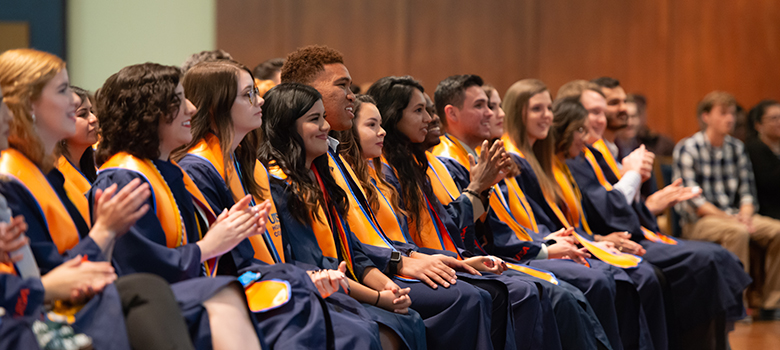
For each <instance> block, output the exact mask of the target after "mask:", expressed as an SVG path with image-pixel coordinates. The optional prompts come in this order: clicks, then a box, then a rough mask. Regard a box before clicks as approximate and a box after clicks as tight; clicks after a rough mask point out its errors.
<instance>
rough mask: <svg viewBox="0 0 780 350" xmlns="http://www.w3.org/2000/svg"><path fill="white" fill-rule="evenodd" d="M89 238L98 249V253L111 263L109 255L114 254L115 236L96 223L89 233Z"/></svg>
mask: <svg viewBox="0 0 780 350" xmlns="http://www.w3.org/2000/svg"><path fill="white" fill-rule="evenodd" d="M89 237H91V238H92V240H93V241H95V244H97V246H98V247H100V252H101V253H103V256H104V257H105V258H106V261H111V255H112V253H113V252H114V245H115V243H116V234H114V232H111V231H110V230H109V229H107V228H106V227H104V226H102V225H100V224H99V223H98V224H95V226H94V227H93V228H92V230H90V231H89Z"/></svg>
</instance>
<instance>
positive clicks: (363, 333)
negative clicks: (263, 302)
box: [179, 134, 378, 349]
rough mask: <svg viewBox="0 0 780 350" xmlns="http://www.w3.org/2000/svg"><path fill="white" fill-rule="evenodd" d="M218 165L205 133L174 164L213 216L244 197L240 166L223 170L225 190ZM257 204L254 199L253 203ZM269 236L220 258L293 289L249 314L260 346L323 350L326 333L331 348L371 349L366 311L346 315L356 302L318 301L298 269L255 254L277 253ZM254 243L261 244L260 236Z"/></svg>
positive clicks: (340, 297)
mask: <svg viewBox="0 0 780 350" xmlns="http://www.w3.org/2000/svg"><path fill="white" fill-rule="evenodd" d="M221 160H222V152H221V150H220V149H219V142H218V140H217V139H216V137H215V136H214V135H212V134H209V135H208V137H207V138H206V139H204V140H202V142H200V143H198V144H197V145H196V146H195V147H194V148H193V149H192V150H190V153H189V154H187V155H186V156H184V158H182V159H181V161H180V162H179V165H180V166H181V168H182V169H183V170H184V171H185V172H186V173H187V174H188V175H189V176H190V177H191V178H192V179H193V182H195V184H196V185H197V186H198V189H200V191H201V193H203V196H204V197H205V199H206V201H207V202H208V204H209V206H210V207H211V209H212V210H213V211H214V212H221V211H222V210H224V209H230V208H231V207H232V206H233V205H234V204H235V200H234V198H233V195H234V194H236V197H241V196H243V195H245V193H246V192H245V190H244V186H243V184H241V180H240V179H239V178H238V176H237V172H236V169H237V170H238V171H243V170H242V169H241V166H240V164H237V163H234V164H233V166H234V168H229V169H228V171H229V172H230V176H231V178H229V180H228V181H232V183H231V184H232V185H233V186H231V187H228V185H227V184H226V181H225V178H226V177H227V176H223V175H222V174H221V173H222V172H224V170H222V171H220V170H221V169H222V161H221ZM255 166H256V167H257V168H256V169H255V172H256V173H259V172H262V174H261V175H263V176H262V177H260V176H258V177H257V178H256V180H257V181H258V184H260V186H261V187H263V189H264V194H265V196H264V197H265V198H263V199H271V198H270V197H271V196H270V184H269V183H268V173H267V172H266V170H265V167H263V165H262V164H260V163H259V162H258V163H257V164H256V165H255ZM236 180H237V181H238V182H237V183H236V182H235V181H236ZM233 187H235V188H233ZM266 191H267V192H266ZM260 200H261V199H260V198H257V199H256V201H255V202H257V201H260ZM273 208H274V212H273V213H270V215H269V224H271V225H277V226H278V225H279V219H278V213H277V212H276V211H275V206H274V207H273ZM275 231H276V230H275V229H274V228H271V229H269V230H267V231H266V237H268V239H265V240H264V241H263V242H254V243H255V244H252V243H253V242H250V241H249V239H247V240H244V241H243V242H241V244H239V245H238V246H236V247H235V248H234V249H233V250H232V251H231V252H230V254H229V255H228V256H226V257H228V258H230V259H232V264H233V265H234V266H236V268H237V270H238V271H240V272H243V271H249V270H251V271H255V272H261V273H262V274H263V277H262V279H263V280H266V279H281V280H285V281H288V282H289V283H290V284H291V285H292V287H293V291H292V298H291V300H290V301H289V302H288V303H287V304H285V305H283V306H282V307H280V308H278V309H275V310H272V311H267V312H262V313H256V314H255V317H256V318H257V319H258V321H259V324H260V327H261V329H262V331H263V336H264V337H265V341H266V343H267V344H269V345H270V346H271V347H277V348H290V349H292V348H303V347H306V348H318V347H322V348H325V347H326V345H327V344H328V343H333V342H334V341H333V339H329V338H333V336H330V337H329V336H328V335H330V334H332V335H334V336H335V344H334V345H335V347H336V348H337V349H348V348H370V347H372V346H374V345H375V343H376V342H377V341H378V334H377V333H376V331H377V330H378V328H377V326H376V324H375V323H374V322H373V321H372V320H371V319H370V318H366V317H364V316H365V315H366V312H361V313H359V314H354V313H351V312H349V310H356V309H357V310H360V309H362V307H361V306H360V303H358V302H357V301H356V300H354V299H352V298H351V297H349V296H347V295H345V294H343V293H337V294H335V295H332V296H331V297H329V298H327V299H326V300H323V299H322V298H321V297H320V295H319V292H318V291H317V288H316V287H315V286H314V284H313V283H312V282H311V278H309V276H308V274H306V271H305V270H304V269H301V268H299V267H297V266H294V265H292V264H285V263H282V262H284V252H283V250H281V254H278V253H277V254H271V253H270V252H268V251H267V252H266V254H260V252H257V251H256V250H259V249H265V250H269V248H268V247H269V246H270V247H271V248H270V249H273V250H274V251H276V249H282V248H283V245H282V244H278V245H276V244H275V243H274V242H273V241H272V240H271V239H270V234H274V233H275ZM280 232H281V231H279V233H280ZM258 238H260V239H263V237H258ZM264 260H265V261H264ZM277 262H278V263H277ZM221 263H222V264H224V263H227V261H226V259H225V258H223V259H222V261H221ZM220 273H221V272H220ZM331 301H334V302H331ZM343 305H348V306H349V307H343ZM323 306H325V307H324V308H323ZM333 325H339V326H338V327H334V326H333Z"/></svg>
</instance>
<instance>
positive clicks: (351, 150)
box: [337, 95, 406, 215]
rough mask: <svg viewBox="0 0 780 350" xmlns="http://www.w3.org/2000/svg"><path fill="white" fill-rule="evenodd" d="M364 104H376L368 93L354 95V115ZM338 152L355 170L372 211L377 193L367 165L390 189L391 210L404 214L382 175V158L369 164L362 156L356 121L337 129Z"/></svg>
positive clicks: (392, 188) (377, 208)
mask: <svg viewBox="0 0 780 350" xmlns="http://www.w3.org/2000/svg"><path fill="white" fill-rule="evenodd" d="M365 104H372V105H376V101H374V99H373V98H372V97H371V96H368V95H357V96H355V108H354V109H355V115H356V116H357V115H358V114H359V113H360V108H361V107H362V106H364V105H365ZM337 134H338V138H339V153H340V154H341V155H342V156H343V157H344V159H345V160H346V161H347V163H349V165H351V166H352V170H354V171H355V175H356V176H357V177H358V181H359V182H360V185H361V186H362V187H363V190H364V191H365V192H366V197H367V198H366V200H368V204H369V205H370V206H371V209H373V210H374V211H377V210H379V193H378V191H377V190H376V189H375V188H374V185H373V184H372V183H371V182H370V181H371V180H370V175H369V173H368V167H369V166H371V165H373V167H374V169H375V170H376V173H377V180H378V181H379V183H380V184H382V185H384V186H385V187H386V188H387V189H389V191H390V196H389V197H390V205H392V206H393V210H395V211H396V212H401V213H403V214H404V215H405V214H406V213H405V212H404V211H403V210H400V208H398V192H397V191H396V190H395V187H393V186H391V185H390V184H388V183H387V181H385V177H384V175H382V166H383V165H382V159H381V158H380V157H376V158H374V159H372V160H371V161H370V162H371V165H369V161H367V160H366V159H365V158H364V157H363V147H362V146H361V145H360V132H359V131H358V125H357V123H352V127H351V128H349V129H348V130H345V131H339V132H338V133H337Z"/></svg>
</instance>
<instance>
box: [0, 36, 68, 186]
mask: <svg viewBox="0 0 780 350" xmlns="http://www.w3.org/2000/svg"><path fill="white" fill-rule="evenodd" d="M63 69H65V62H63V61H62V60H61V59H60V58H59V57H57V56H55V55H52V54H50V53H46V52H43V51H38V50H33V49H16V50H8V51H6V52H4V53H3V54H0V89H2V90H3V97H4V100H5V103H6V105H8V108H9V109H10V110H11V113H13V119H12V120H11V125H10V135H9V136H8V144H9V146H10V147H11V148H13V149H15V150H17V151H19V152H21V153H22V154H24V155H25V156H26V157H27V158H28V159H30V160H31V161H32V162H33V163H35V165H37V166H38V167H39V168H41V170H42V171H43V172H44V173H47V172H48V171H49V170H51V168H52V167H53V166H54V161H53V158H52V155H50V154H46V151H45V150H44V147H43V142H42V140H41V138H40V136H38V133H37V132H36V131H35V125H34V122H33V116H32V103H33V101H36V100H38V99H39V98H40V97H41V92H42V91H43V87H44V86H46V84H47V83H48V82H49V81H50V80H52V79H53V78H54V76H56V75H57V74H58V73H59V72H60V71H62V70H63Z"/></svg>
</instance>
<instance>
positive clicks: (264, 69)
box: [252, 58, 284, 85]
mask: <svg viewBox="0 0 780 350" xmlns="http://www.w3.org/2000/svg"><path fill="white" fill-rule="evenodd" d="M282 66H284V58H272V59H270V60H267V61H265V62H263V63H260V64H258V65H257V67H255V68H254V69H252V75H254V76H255V78H257V79H260V80H270V81H273V82H274V84H275V85H279V84H280V83H281V82H282Z"/></svg>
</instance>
